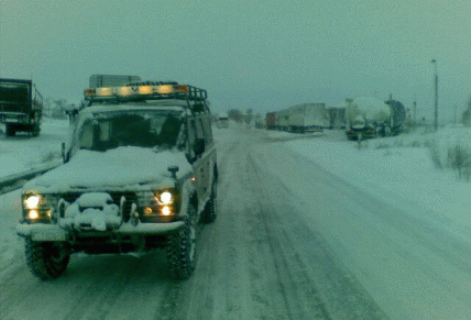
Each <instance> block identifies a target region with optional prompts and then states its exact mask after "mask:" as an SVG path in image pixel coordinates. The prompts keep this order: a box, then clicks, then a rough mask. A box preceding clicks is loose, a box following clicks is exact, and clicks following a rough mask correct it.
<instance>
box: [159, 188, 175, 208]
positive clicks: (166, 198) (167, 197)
mask: <svg viewBox="0 0 471 320" xmlns="http://www.w3.org/2000/svg"><path fill="white" fill-rule="evenodd" d="M160 202H161V204H164V205H168V204H171V203H172V202H173V195H172V194H171V193H170V192H169V191H164V192H162V193H161V194H160Z"/></svg>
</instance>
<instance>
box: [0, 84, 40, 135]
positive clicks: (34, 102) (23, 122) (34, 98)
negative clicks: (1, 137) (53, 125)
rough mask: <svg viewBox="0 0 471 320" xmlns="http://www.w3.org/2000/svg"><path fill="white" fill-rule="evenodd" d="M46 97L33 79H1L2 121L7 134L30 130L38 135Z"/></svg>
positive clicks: (0, 107)
mask: <svg viewBox="0 0 471 320" xmlns="http://www.w3.org/2000/svg"><path fill="white" fill-rule="evenodd" d="M43 108H44V99H43V97H42V95H41V94H40V93H39V91H38V90H37V89H36V86H35V85H34V83H33V81H32V80H22V79H7V78H2V79H0V123H4V124H5V134H6V135H7V136H8V137H11V136H14V135H15V134H16V133H17V132H29V133H31V134H32V135H33V136H35V137H36V136H38V135H39V132H40V131H41V120H42V114H43Z"/></svg>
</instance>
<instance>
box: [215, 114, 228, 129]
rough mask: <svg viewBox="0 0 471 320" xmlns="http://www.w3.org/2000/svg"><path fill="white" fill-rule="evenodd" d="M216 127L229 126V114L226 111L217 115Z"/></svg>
mask: <svg viewBox="0 0 471 320" xmlns="http://www.w3.org/2000/svg"><path fill="white" fill-rule="evenodd" d="M217 127H218V128H224V129H226V128H229V115H228V114H227V112H221V113H220V114H218V117H217Z"/></svg>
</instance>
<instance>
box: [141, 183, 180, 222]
mask: <svg viewBox="0 0 471 320" xmlns="http://www.w3.org/2000/svg"><path fill="white" fill-rule="evenodd" d="M176 200H177V199H176V194H175V191H174V190H173V189H172V190H162V191H160V192H156V193H155V194H154V197H153V200H152V202H151V203H150V202H148V203H147V204H145V206H144V208H143V214H144V217H148V218H151V217H154V218H155V217H171V216H174V215H175V214H176V212H177V209H178V207H175V206H176V205H178V201H176ZM143 203H144V201H143ZM152 219H153V218H152Z"/></svg>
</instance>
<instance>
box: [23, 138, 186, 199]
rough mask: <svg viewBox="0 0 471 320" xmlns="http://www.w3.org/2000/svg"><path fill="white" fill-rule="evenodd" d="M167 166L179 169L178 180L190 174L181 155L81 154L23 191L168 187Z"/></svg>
mask: <svg viewBox="0 0 471 320" xmlns="http://www.w3.org/2000/svg"><path fill="white" fill-rule="evenodd" d="M169 166H178V167H179V170H178V172H177V178H179V177H182V176H184V175H186V174H189V173H190V172H191V165H190V164H189V163H188V161H187V159H186V157H185V154H184V153H183V152H174V151H162V152H158V153H156V152H154V151H152V150H151V149H147V148H139V147H129V146H128V147H120V148H116V149H112V150H108V151H106V152H97V151H89V150H80V151H78V152H77V154H75V156H74V157H73V158H72V159H71V160H70V161H69V162H68V163H66V164H64V165H62V166H60V167H58V168H56V169H54V170H51V171H49V172H47V173H46V174H44V175H42V176H40V177H38V178H35V179H33V180H31V181H30V182H28V183H27V184H26V185H25V187H24V189H25V190H36V191H38V192H39V191H44V192H61V191H62V192H64V191H67V190H70V189H77V188H91V189H93V188H107V187H109V188H120V187H122V188H126V189H129V188H132V187H133V186H134V187H139V186H142V185H148V184H162V183H165V182H166V181H167V182H169V183H171V182H172V181H173V179H172V178H171V174H170V172H169V171H168V167H169Z"/></svg>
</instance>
